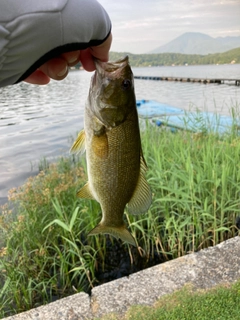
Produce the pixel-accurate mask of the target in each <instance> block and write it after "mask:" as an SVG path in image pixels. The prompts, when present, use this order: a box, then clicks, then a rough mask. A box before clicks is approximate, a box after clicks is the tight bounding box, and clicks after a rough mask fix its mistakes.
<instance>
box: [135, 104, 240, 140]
mask: <svg viewBox="0 0 240 320" xmlns="http://www.w3.org/2000/svg"><path fill="white" fill-rule="evenodd" d="M137 110H138V114H139V116H140V117H141V118H150V119H152V120H153V122H154V123H155V124H156V125H157V126H159V127H160V126H165V127H169V128H170V129H171V130H172V131H175V130H177V129H180V130H188V131H192V132H216V133H220V134H223V133H226V132H230V131H231V130H232V128H233V126H234V125H235V128H237V129H238V130H240V122H239V121H238V119H233V118H232V117H230V116H225V115H220V114H216V113H212V112H205V111H203V112H201V111H186V110H183V109H180V108H176V107H173V106H170V105H167V104H164V103H160V102H157V101H155V100H137Z"/></svg>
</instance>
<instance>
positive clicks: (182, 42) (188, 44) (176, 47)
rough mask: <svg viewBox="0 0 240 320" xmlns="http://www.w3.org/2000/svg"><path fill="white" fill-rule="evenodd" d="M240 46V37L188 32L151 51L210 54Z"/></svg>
mask: <svg viewBox="0 0 240 320" xmlns="http://www.w3.org/2000/svg"><path fill="white" fill-rule="evenodd" d="M237 47H240V37H218V38H212V37H210V36H208V35H207V34H204V33H199V32H187V33H184V34H183V35H181V36H179V37H177V38H176V39H174V40H172V41H170V42H168V43H167V44H165V45H163V46H161V47H158V48H156V49H154V50H152V51H151V52H150V53H183V54H203V55H205V54H209V53H221V52H226V51H228V50H231V49H235V48H237Z"/></svg>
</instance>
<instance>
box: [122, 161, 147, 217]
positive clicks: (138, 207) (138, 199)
mask: <svg viewBox="0 0 240 320" xmlns="http://www.w3.org/2000/svg"><path fill="white" fill-rule="evenodd" d="M145 171H146V162H145V160H144V159H143V158H142V157H141V164H140V174H139V178H138V183H137V186H136V188H135V190H134V193H133V196H132V198H131V199H130V201H129V202H128V211H129V213H131V214H140V213H144V212H146V211H147V210H148V209H149V207H150V205H151V202H152V192H151V189H150V187H149V185H148V182H147V180H146V178H145V177H144V172H145Z"/></svg>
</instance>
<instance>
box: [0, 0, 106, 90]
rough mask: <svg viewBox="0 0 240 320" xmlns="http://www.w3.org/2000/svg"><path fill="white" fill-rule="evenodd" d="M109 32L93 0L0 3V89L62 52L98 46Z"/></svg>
mask: <svg viewBox="0 0 240 320" xmlns="http://www.w3.org/2000/svg"><path fill="white" fill-rule="evenodd" d="M110 32H111V21H110V19H109V17H108V15H107V13H106V11H105V10H104V9H103V7H102V6H101V5H100V4H99V3H98V2H97V1H96V0H54V1H49V0H22V1H19V0H0V87H3V86H7V85H10V84H14V83H17V82H19V81H22V80H23V79H25V78H26V77H27V76H28V75H30V74H31V73H32V72H33V71H34V70H35V69H36V68H38V67H39V66H40V65H42V64H43V63H44V62H46V61H47V60H49V59H50V58H53V57H54V56H57V55H59V54H61V53H63V52H67V51H74V50H81V49H86V48H87V47H90V46H93V45H99V44H101V43H102V42H104V41H105V39H106V38H107V37H108V35H109V34H110Z"/></svg>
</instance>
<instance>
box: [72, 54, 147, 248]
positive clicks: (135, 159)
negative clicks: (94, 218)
mask: <svg viewBox="0 0 240 320" xmlns="http://www.w3.org/2000/svg"><path fill="white" fill-rule="evenodd" d="M95 64H96V71H95V73H94V75H93V77H92V79H91V85H90V90H89V96H88V100H87V102H86V106H85V115H84V130H82V131H81V132H80V133H79V135H78V137H77V139H76V141H75V142H74V144H73V146H72V148H71V152H72V153H77V152H81V153H83V152H84V151H85V150H86V160H87V173H88V182H87V183H86V184H85V185H84V186H83V187H82V189H80V190H79V192H78V193H77V196H78V197H80V198H87V199H94V200H96V201H98V202H99V203H100V206H101V209H102V219H101V221H100V223H99V224H98V225H97V226H96V227H95V228H94V229H93V230H92V231H90V233H89V235H96V234H99V233H103V234H105V233H106V234H110V235H112V236H114V237H116V238H120V239H122V240H123V241H125V242H127V243H130V244H131V245H134V246H136V243H135V240H134V238H133V236H132V235H131V233H130V232H129V231H128V229H127V228H126V226H125V224H124V221H123V214H124V209H125V207H126V205H127V210H128V212H129V213H130V214H140V213H144V212H146V211H147V210H148V208H149V207H150V205H151V201H152V195H151V190H150V187H149V185H148V183H147V181H146V179H145V176H144V175H145V171H146V170H147V165H146V162H145V160H144V157H143V153H142V147H141V140H140V131H139V122H138V113H137V108H136V98H135V92H134V82H133V81H134V80H133V74H132V70H131V68H130V66H129V63H128V57H125V58H124V59H122V60H118V61H116V62H101V61H98V60H96V61H95Z"/></svg>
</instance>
